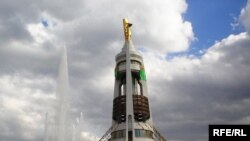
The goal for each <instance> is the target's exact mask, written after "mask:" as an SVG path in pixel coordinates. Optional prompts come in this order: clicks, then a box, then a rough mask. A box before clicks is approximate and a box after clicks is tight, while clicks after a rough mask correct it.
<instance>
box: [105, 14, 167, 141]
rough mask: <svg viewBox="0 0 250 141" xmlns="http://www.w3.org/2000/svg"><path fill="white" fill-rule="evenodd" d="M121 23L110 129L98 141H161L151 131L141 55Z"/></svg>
mask: <svg viewBox="0 0 250 141" xmlns="http://www.w3.org/2000/svg"><path fill="white" fill-rule="evenodd" d="M131 26H132V24H131V23H129V22H128V20H127V19H123V30H124V37H125V43H124V46H123V48H122V51H121V52H120V53H119V54H117V55H116V67H115V88H114V98H113V115H112V126H111V127H110V128H109V130H108V131H107V132H106V134H105V135H104V136H103V137H102V138H101V139H100V141H104V140H108V141H165V139H164V137H162V136H161V135H160V133H159V132H158V131H157V130H156V129H155V128H154V126H153V121H152V115H151V110H150V106H149V100H148V90H147V82H146V81H147V79H146V74H145V70H144V63H143V58H142V55H141V54H140V53H139V52H138V51H137V50H136V48H135V47H134V46H133V43H132V40H131Z"/></svg>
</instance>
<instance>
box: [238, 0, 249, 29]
mask: <svg viewBox="0 0 250 141" xmlns="http://www.w3.org/2000/svg"><path fill="white" fill-rule="evenodd" d="M240 20H241V22H242V23H243V25H244V26H245V28H246V30H247V31H248V33H249V32H250V1H249V0H248V2H247V6H246V7H245V8H243V9H242V10H241V15H240Z"/></svg>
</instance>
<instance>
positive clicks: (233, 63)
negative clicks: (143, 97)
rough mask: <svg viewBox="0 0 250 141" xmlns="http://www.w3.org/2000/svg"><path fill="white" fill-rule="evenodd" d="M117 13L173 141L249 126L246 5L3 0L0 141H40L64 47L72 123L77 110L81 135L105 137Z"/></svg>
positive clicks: (242, 1) (202, 140) (219, 0)
mask: <svg viewBox="0 0 250 141" xmlns="http://www.w3.org/2000/svg"><path fill="white" fill-rule="evenodd" d="M123 17H127V18H128V19H129V20H130V21H131V22H132V23H133V27H132V30H133V35H132V38H133V42H134V45H135V47H137V48H138V49H139V50H140V51H141V53H142V54H143V57H144V63H145V66H146V73H147V78H148V89H149V98H150V102H151V109H152V113H153V121H154V125H155V127H156V128H157V129H158V130H159V131H160V132H161V133H162V134H163V135H164V136H165V137H167V139H168V140H169V141H207V138H208V125H209V124H249V123H250V108H249V107H250V93H249V91H250V54H249V52H250V1H249V0H248V1H247V0H237V1H236V0H235V1H230V2H229V1H226V0H209V1H202V2H201V1H198V0H192V1H191V0H190V1H185V0H174V1H173V0H157V1H149V0H137V1H133V0H126V1H122V0H117V1H111V0H98V1H97V0H92V1H87V0H71V1H70V2H69V1H63V0H53V1H51V0H42V1H35V0H22V1H20V0H1V1H0V140H1V141H42V140H43V134H44V133H43V130H44V120H45V118H44V115H45V113H46V112H48V113H49V115H50V114H51V113H53V103H54V101H55V97H56V82H57V75H58V67H59V62H60V53H61V49H62V47H63V46H64V45H65V46H66V47H67V50H68V65H69V83H70V105H71V111H70V112H71V114H70V117H71V119H72V120H73V119H75V118H76V117H77V116H79V114H80V112H81V111H82V112H83V115H84V125H83V128H84V129H83V132H84V133H86V136H97V137H100V136H102V135H103V134H104V133H105V131H106V130H107V129H108V128H109V127H110V125H111V115H112V111H111V110H112V99H113V87H114V66H115V55H116V54H117V53H119V52H120V50H121V48H122V46H123V43H124V40H123V31H122V18H123Z"/></svg>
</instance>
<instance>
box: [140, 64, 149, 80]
mask: <svg viewBox="0 0 250 141" xmlns="http://www.w3.org/2000/svg"><path fill="white" fill-rule="evenodd" d="M139 74H140V80H145V81H146V80H147V78H146V73H145V70H144V67H143V66H141V67H140V71H139Z"/></svg>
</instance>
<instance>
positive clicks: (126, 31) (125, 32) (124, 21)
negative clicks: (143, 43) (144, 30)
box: [123, 18, 132, 41]
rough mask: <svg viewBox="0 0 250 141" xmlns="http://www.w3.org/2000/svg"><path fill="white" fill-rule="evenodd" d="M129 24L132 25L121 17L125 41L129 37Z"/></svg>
mask: <svg viewBox="0 0 250 141" xmlns="http://www.w3.org/2000/svg"><path fill="white" fill-rule="evenodd" d="M131 26H132V24H131V23H129V22H128V20H127V19H126V18H124V19H123V30H124V36H125V40H126V41H128V40H130V39H131V29H130V27H131Z"/></svg>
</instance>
